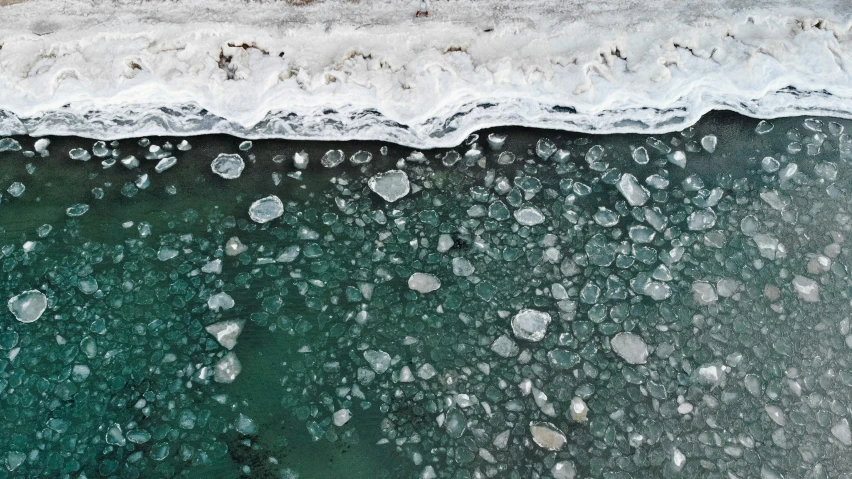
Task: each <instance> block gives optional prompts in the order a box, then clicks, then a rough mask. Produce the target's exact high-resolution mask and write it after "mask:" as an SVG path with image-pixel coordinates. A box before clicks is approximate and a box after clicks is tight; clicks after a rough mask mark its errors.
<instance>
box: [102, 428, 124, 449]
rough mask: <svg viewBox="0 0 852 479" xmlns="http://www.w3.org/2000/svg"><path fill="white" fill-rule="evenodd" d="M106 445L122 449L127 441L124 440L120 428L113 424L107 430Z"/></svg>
mask: <svg viewBox="0 0 852 479" xmlns="http://www.w3.org/2000/svg"><path fill="white" fill-rule="evenodd" d="M105 439H106V443H107V444H111V445H113V446H119V447H124V445H125V444H126V443H127V441H126V440H125V439H124V434H122V432H121V426H119V425H118V424H113V425H111V426H110V427H109V429H107V432H106V438H105Z"/></svg>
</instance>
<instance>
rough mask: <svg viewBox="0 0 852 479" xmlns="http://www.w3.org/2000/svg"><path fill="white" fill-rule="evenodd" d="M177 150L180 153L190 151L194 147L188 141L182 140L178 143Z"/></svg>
mask: <svg viewBox="0 0 852 479" xmlns="http://www.w3.org/2000/svg"><path fill="white" fill-rule="evenodd" d="M177 149H178V150H179V151H189V150H191V149H192V145H190V144H189V142H188V141H186V140H181V142H180V143H178V146H177Z"/></svg>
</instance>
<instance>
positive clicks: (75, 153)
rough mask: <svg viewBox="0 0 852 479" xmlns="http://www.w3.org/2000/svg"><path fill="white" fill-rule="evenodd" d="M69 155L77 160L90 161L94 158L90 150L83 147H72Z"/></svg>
mask: <svg viewBox="0 0 852 479" xmlns="http://www.w3.org/2000/svg"><path fill="white" fill-rule="evenodd" d="M68 156H69V157H71V159H72V160H77V161H89V160H91V159H92V155H90V154H89V152H88V151H86V150H84V149H82V148H74V149H72V150H71V151H69V152H68Z"/></svg>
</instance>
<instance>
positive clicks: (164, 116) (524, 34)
mask: <svg viewBox="0 0 852 479" xmlns="http://www.w3.org/2000/svg"><path fill="white" fill-rule="evenodd" d="M56 3H59V4H60V5H63V6H64V9H63V8H58V9H56V12H54V13H51V11H50V9H51V8H52V5H55V4H56ZM434 3H438V2H434ZM444 3H445V2H444ZM521 3H524V2H521ZM668 3H670V5H668ZM152 4H154V5H155V6H156V3H155V2H152ZM110 5H112V6H111V7H109V6H104V5H99V6H98V8H94V7H91V6H89V7H87V6H86V4H83V3H79V4H78V3H76V2H73V1H70V0H68V1H63V2H54V3H53V4H51V3H50V2H46V1H45V0H32V1H30V2H25V3H20V4H15V5H11V6H6V7H0V14H2V15H4V16H5V17H7V18H9V21H8V22H7V23H5V24H4V25H3V26H2V27H0V136H8V135H22V134H29V135H33V136H43V135H77V136H84V137H92V138H98V139H117V138H125V137H131V136H149V135H198V134H207V133H226V134H233V135H236V136H240V137H245V138H286V139H314V140H354V139H357V140H381V141H389V142H394V143H398V144H403V145H406V146H412V147H417V148H430V147H447V146H455V145H457V144H459V143H460V142H461V141H462V140H463V139H464V138H465V137H466V136H467V135H468V134H469V133H471V132H473V131H476V130H480V129H483V128H489V127H495V126H509V125H512V126H525V127H538V128H549V129H561V130H572V131H580V132H586V133H636V132H643V133H660V132H666V131H673V130H678V129H682V128H684V127H686V126H689V125H691V124H693V123H694V122H696V121H697V120H698V119H699V118H700V117H701V116H702V115H703V114H705V113H707V112H708V111H711V110H720V109H721V110H732V111H735V112H738V113H741V114H744V115H747V116H751V117H759V118H777V117H782V116H794V115H828V116H835V117H844V118H850V117H852V19H850V18H849V17H848V15H843V14H842V5H837V6H835V5H834V4H833V3H832V2H828V1H825V2H816V3H815V5H814V6H812V7H810V8H809V9H800V8H795V7H792V6H781V7H775V8H773V10H772V12H770V11H768V10H761V9H751V8H748V7H747V6H742V5H739V4H733V5H734V6H731V5H724V6H718V5H716V4H714V5H713V6H712V7H710V6H706V5H705V6H703V7H702V8H701V9H700V11H696V9H694V8H693V9H692V10H687V9H686V7H683V6H676V4H674V3H673V2H666V1H663V2H657V3H652V7H653V8H648V9H645V10H648V11H649V12H651V13H653V12H654V11H660V10H662V11H667V12H671V15H670V16H669V17H666V18H659V17H658V18H657V19H654V18H643V17H642V15H638V14H637V15H638V16H637V15H633V14H632V13H631V12H632V10H631V9H640V10H641V9H642V8H644V7H643V6H631V7H626V8H625V11H624V12H618V11H617V10H615V11H608V12H606V13H600V14H596V15H594V16H590V17H589V18H583V19H578V18H573V17H570V16H569V15H568V14H565V15H562V16H560V14H559V12H556V13H553V12H550V14H549V16H548V12H547V11H546V10H547V8H554V5H553V4H549V3H548V2H539V3H535V4H527V6H528V8H527V9H526V10H512V11H509V12H503V15H501V16H499V17H496V16H493V15H491V16H489V15H485V14H483V13H482V9H483V8H491V9H494V8H495V7H496V6H500V5H502V3H500V2H498V1H491V2H487V1H486V2H483V3H480V4H476V6H475V7H470V6H468V7H461V8H456V7H455V5H456V4H453V5H454V6H453V8H454V9H455V10H454V12H455V13H454V14H455V17H448V18H441V17H440V16H439V17H437V18H435V19H430V20H428V21H424V22H420V21H417V22H414V21H413V20H412V19H411V18H410V15H408V13H406V12H407V10H408V9H410V7H411V5H410V2H400V1H398V0H392V1H391V2H389V5H390V7H389V8H388V9H387V10H388V11H387V12H383V15H386V16H385V17H382V16H378V20H379V21H380V23H369V22H368V21H373V20H375V18H374V17H375V16H376V15H366V16H363V15H362V17H358V16H357V14H356V16H355V17H353V18H354V20H352V21H350V22H344V23H339V22H336V21H335V22H331V20H329V18H331V17H329V18H325V19H321V18H314V19H313V20H316V21H314V22H312V23H305V21H306V20H305V19H304V18H303V19H302V21H297V20H293V19H292V18H291V17H292V15H297V14H298V15H302V16H304V15H306V14H307V15H322V12H324V11H326V12H334V13H333V15H341V12H342V14H343V15H345V14H346V12H347V11H349V10H347V9H352V8H353V6H352V4H350V3H349V2H344V3H341V2H339V1H338V0H327V1H326V2H324V3H323V2H317V4H311V5H308V6H305V7H292V6H287V7H280V4H279V3H261V4H257V5H251V6H250V7H247V8H246V9H245V10H244V11H243V12H242V13H240V14H234V15H233V18H229V20H232V21H233V22H234V23H227V24H225V23H215V22H212V21H211V20H212V19H215V18H219V16H221V15H223V12H222V11H218V10H216V8H218V7H222V8H224V6H223V5H225V4H223V3H221V2H211V5H212V6H211V7H210V11H208V13H207V14H198V15H196V16H195V17H191V14H190V13H188V12H191V7H192V3H191V2H184V3H178V4H173V3H166V4H161V5H168V10H174V18H193V20H198V22H197V23H196V22H192V23H184V24H181V23H177V22H176V21H175V20H174V19H172V20H166V19H164V18H162V17H156V15H154V16H151V17H147V16H145V15H144V14H143V13H144V10H142V8H143V7H145V5H146V4H142V5H141V6H138V5H137V7H138V8H136V9H130V10H128V9H127V4H125V3H114V4H110ZM323 5H325V6H323ZM594 5H597V6H601V5H608V4H606V3H605V2H603V3H598V4H594ZM609 5H610V6H612V4H609ZM789 5H793V4H792V3H790V4H789ZM667 6H668V7H670V8H669V9H668V10H666V7H667ZM72 7H73V8H72ZM545 7H547V8H545ZM717 7H718V8H717ZM86 8H88V9H89V10H86ZM110 8H111V9H112V10H110ZM151 8H154V7H151ZM433 8H440V7H433ZM444 8H446V7H444ZM465 8H467V10H466V9H465ZM536 8H538V10H536ZM587 8H588V7H587ZM181 9H184V10H186V9H190V10H186V11H184V10H181ZM283 9H289V10H286V11H284V10H283ZM300 9H301V10H300ZM323 9H324V10H323ZM154 10H156V9H154ZM154 10H152V12H153V11H154ZM160 10H163V9H162V8H161V9H160ZM610 10H612V9H610ZM264 12H266V13H269V12H276V15H279V16H277V17H276V16H274V15H273V16H270V15H266V14H265V13H264ZM438 12H439V13H440V10H438ZM779 12H782V13H783V14H779ZM573 13H575V14H576V13H577V12H573ZM580 13H582V12H580ZM152 15H153V14H152ZM288 15H290V16H291V17H288ZM327 15H332V13H328V14H327ZM644 15H645V16H647V15H649V13H648V12H645V14H644ZM31 18H38V20H37V21H34V22H33V21H30V20H29V19H31ZM554 18H560V19H559V20H555V19H554ZM617 18H629V21H628V20H622V22H621V23H617V22H615V20H614V19H617ZM83 19H85V21H84V20H83ZM260 19H263V20H262V21H261V20H260ZM288 19H290V20H288ZM291 20H292V21H291ZM320 20H323V21H320ZM332 20H333V19H332ZM74 22H77V24H80V26H79V28H74V26H75V23H74ZM81 22H82V23H81ZM330 22H331V23H330ZM381 22H384V23H381ZM614 22H615V23H614Z"/></svg>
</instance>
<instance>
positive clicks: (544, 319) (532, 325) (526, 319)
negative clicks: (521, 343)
mask: <svg viewBox="0 0 852 479" xmlns="http://www.w3.org/2000/svg"><path fill="white" fill-rule="evenodd" d="M548 324H550V315H549V314H547V313H544V312H541V311H536V310H534V309H522V310H521V311H520V312H519V313H518V314H516V315H515V317H513V318H512V331H513V332H514V333H515V336H516V337H518V338H520V339H523V340H526V341H541V340H542V339H544V336H545V334H547V325H548Z"/></svg>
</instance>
